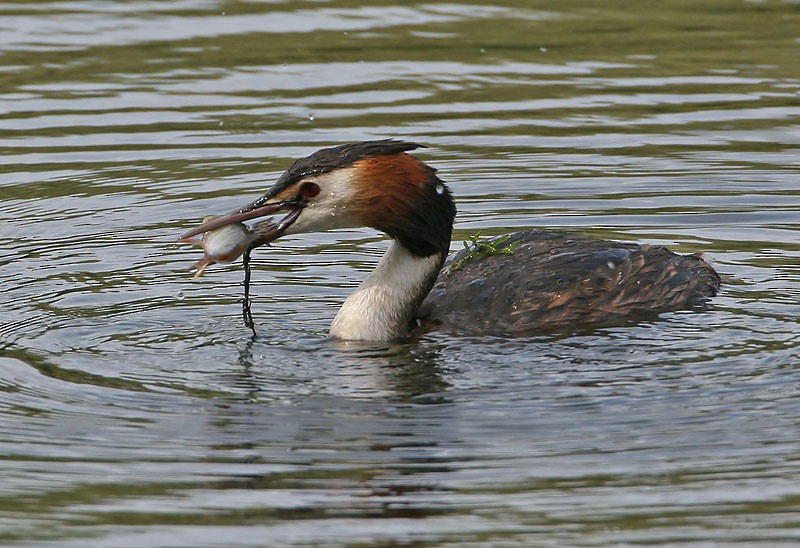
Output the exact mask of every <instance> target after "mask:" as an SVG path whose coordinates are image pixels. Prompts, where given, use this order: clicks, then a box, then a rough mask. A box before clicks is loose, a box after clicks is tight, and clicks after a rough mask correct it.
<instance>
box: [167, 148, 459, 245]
mask: <svg viewBox="0 0 800 548" xmlns="http://www.w3.org/2000/svg"><path fill="white" fill-rule="evenodd" d="M419 147H420V145H418V144H416V143H410V142H405V141H397V140H393V139H386V140H382V141H367V142H361V143H354V144H347V145H341V146H337V147H332V148H325V149H322V150H319V151H317V152H315V153H313V154H311V155H310V156H308V157H306V158H302V159H300V160H297V161H296V162H295V163H294V164H292V166H291V167H290V168H289V169H288V170H286V172H285V173H284V174H283V175H281V177H280V178H279V179H278V181H277V182H276V183H275V184H274V185H273V186H272V187H271V188H270V189H269V190H268V191H267V192H266V193H265V194H264V195H263V196H261V197H260V198H258V199H257V200H255V201H254V202H252V203H250V204H248V205H246V206H244V207H242V208H240V209H238V210H236V211H233V212H231V213H229V214H227V215H223V216H221V217H217V218H215V219H214V220H212V221H210V222H206V223H203V224H201V225H200V226H198V227H197V228H195V229H193V230H191V231H189V232H187V233H186V234H184V235H183V236H182V237H181V238H183V239H185V238H190V237H192V236H195V235H197V234H200V233H203V232H207V231H209V230H213V229H216V228H219V227H222V226H225V225H228V224H231V223H237V222H241V221H244V220H248V219H255V218H257V217H263V216H266V215H270V214H273V213H275V212H278V211H282V210H283V211H288V212H289V213H288V214H287V215H286V216H285V217H283V219H281V220H280V221H279V222H278V223H277V224H275V225H273V226H272V228H271V229H269V230H261V231H259V234H260V239H259V240H258V241H257V242H256V244H255V245H256V246H258V245H264V244H266V243H269V242H271V241H274V240H276V239H277V238H279V237H281V236H282V235H284V234H300V233H305V232H320V231H325V230H332V229H337V228H356V227H363V226H367V227H372V228H375V229H378V230H380V231H382V232H384V233H386V234H388V235H389V236H390V237H392V238H393V239H395V240H396V241H397V242H399V243H400V244H401V245H402V246H403V247H404V248H406V249H407V250H408V251H409V252H410V253H411V254H412V255H413V256H416V257H429V256H431V255H434V254H440V255H441V256H442V257H444V255H446V253H447V250H448V248H449V245H450V233H451V231H452V226H453V219H454V217H455V205H454V203H453V198H452V196H451V195H450V191H449V189H448V188H447V186H446V185H445V184H444V182H442V181H441V180H440V179H439V178H438V177H437V176H436V171H435V170H434V169H433V168H431V167H430V166H428V165H426V164H424V163H422V162H421V161H419V160H418V159H417V158H415V157H413V156H410V155H408V154H406V152H407V151H409V150H413V149H416V148H419Z"/></svg>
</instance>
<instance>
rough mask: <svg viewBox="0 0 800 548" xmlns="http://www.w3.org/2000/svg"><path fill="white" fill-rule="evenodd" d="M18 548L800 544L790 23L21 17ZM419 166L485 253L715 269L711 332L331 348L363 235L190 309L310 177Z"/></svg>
mask: <svg viewBox="0 0 800 548" xmlns="http://www.w3.org/2000/svg"><path fill="white" fill-rule="evenodd" d="M0 13H2V17H0V45H1V46H2V49H0V130H2V131H1V132H0V154H2V158H3V162H2V165H3V168H2V175H0V200H1V201H0V218H2V223H1V224H0V241H2V245H1V246H0V267H1V268H0V289H1V290H2V297H0V303H2V319H1V320H0V371H1V372H2V375H0V458H2V461H0V474H2V479H3V481H2V482H0V542H2V543H3V544H4V545H36V546H49V545H52V546H86V545H97V546H124V547H127V546H260V545H270V546H281V545H317V546H334V545H352V546H354V545H373V546H374V545H385V546H389V545H391V546H397V545H412V544H415V543H416V544H415V545H437V546H477V545H502V546H530V545H555V546H564V545H581V546H592V545H593V546H607V545H610V544H615V543H621V544H645V545H651V544H659V543H665V544H690V545H708V544H726V545H732V544H748V545H750V544H758V543H763V544H765V545H766V544H768V545H770V546H776V545H781V544H783V545H793V544H795V543H796V542H798V541H800V521H799V520H798V517H797V516H798V515H800V514H798V511H800V460H798V454H800V442H798V438H797V431H798V426H800V390H799V389H798V386H800V326H799V322H798V317H800V231H798V227H800V215H798V211H800V192H799V191H798V188H800V186H799V185H798V167H800V160H798V158H800V154H798V145H800V55H799V53H800V51H798V50H799V49H800V10H798V6H797V4H796V3H793V2H780V1H771V2H745V1H734V0H725V1H713V2H703V3H684V2H678V1H669V2H659V3H635V2H630V3H616V4H615V3H610V4H608V3H606V4H597V3H595V2H572V3H568V4H552V3H549V2H527V1H525V2H523V1H521V0H516V1H513V0H509V1H504V2H498V3H495V5H494V6H488V5H479V4H469V5H468V4H461V3H450V4H416V3H402V4H396V5H393V4H390V3H384V2H373V3H369V5H360V6H359V5H352V4H351V3H348V2H344V1H339V0H333V1H330V2H322V3H320V2H308V3H306V2H218V1H211V0H207V1H203V0H181V1H178V2H139V1H131V2H113V3H112V2H91V1H63V2H55V1H53V2H16V3H2V4H0ZM385 137H398V138H404V139H409V140H414V141H418V142H421V143H424V144H426V145H427V146H428V148H427V149H425V150H424V151H422V152H421V153H420V156H421V157H422V158H423V159H424V160H426V161H428V162H429V163H431V164H432V165H434V166H435V167H437V168H438V169H439V173H440V175H441V177H442V178H443V179H444V180H446V181H447V182H448V183H449V184H450V186H451V188H452V190H453V192H454V193H455V195H456V196H457V198H458V207H459V216H458V223H457V226H456V231H455V240H454V244H453V249H457V248H459V247H460V240H462V239H464V238H466V237H468V236H469V235H470V234H473V233H474V232H477V231H481V232H482V233H483V234H484V235H494V234H501V233H504V232H507V231H509V230H513V229H519V228H529V227H552V228H557V229H565V230H573V231H576V232H580V233H583V234H589V235H594V236H598V237H608V238H617V239H622V240H631V241H637V242H643V243H658V244H668V245H669V246H671V247H672V248H673V249H675V250H678V251H681V252H696V251H703V252H705V256H706V257H707V259H708V260H710V261H711V262H712V263H713V264H714V265H715V266H716V268H717V269H718V270H719V271H720V272H721V273H722V275H723V277H724V283H725V285H724V290H723V292H722V294H721V295H720V296H719V297H718V298H716V299H715V300H714V302H715V305H716V308H715V309H714V310H712V311H710V312H707V313H691V312H678V313H673V314H667V315H664V316H663V317H662V318H661V319H660V321H654V322H648V323H643V324H639V325H636V326H630V327H617V328H609V329H603V330H598V331H595V332H590V333H582V334H579V335H575V336H567V337H544V336H542V337H531V338H526V339H511V340H504V339H494V338H491V339H487V338H453V337H450V336H447V335H445V334H437V333H433V334H431V335H429V336H426V337H425V338H423V339H422V340H419V341H416V342H413V343H410V344H391V345H380V344H377V345H368V344H353V343H350V344H345V343H340V342H335V341H331V340H328V339H327V338H326V332H327V327H328V324H329V322H330V320H331V319H332V317H333V315H334V313H335V311H336V309H337V306H338V305H339V304H340V303H341V301H342V300H343V298H344V297H345V296H346V295H347V294H348V292H349V291H350V290H351V289H352V288H353V287H354V285H355V284H356V283H357V282H358V281H359V280H360V279H363V277H364V276H365V273H366V272H367V271H369V270H370V268H372V266H374V264H375V262H376V261H377V258H378V257H379V256H380V254H381V253H382V252H383V250H384V249H385V247H386V242H385V240H384V239H383V238H381V237H380V236H379V235H378V234H376V233H374V232H372V231H369V230H350V231H341V232H336V233H329V234H315V235H310V236H308V237H303V238H287V239H285V240H283V241H282V243H280V244H279V245H275V246H274V247H273V248H272V249H269V250H265V251H261V252H259V253H257V254H256V257H255V260H254V273H253V281H254V285H253V293H254V299H255V301H254V304H253V313H254V316H255V319H256V322H257V325H258V330H259V332H260V336H259V337H258V338H257V339H255V340H251V338H250V337H249V332H248V330H247V329H246V328H245V327H244V325H243V323H242V318H241V310H240V305H239V299H240V298H241V294H242V287H241V281H242V276H243V273H242V270H241V266H240V265H228V266H225V265H214V266H212V267H210V268H209V270H208V272H207V273H206V275H205V277H203V278H201V279H197V280H195V279H192V278H191V275H190V274H189V273H188V268H189V267H190V266H191V265H192V263H194V262H195V261H196V260H197V259H198V258H199V253H198V250H197V249H191V248H189V247H188V246H185V245H178V244H176V243H175V239H176V238H177V237H178V236H179V235H180V234H181V233H182V232H183V231H184V230H186V229H187V228H189V227H191V226H193V225H194V224H196V223H197V222H198V221H199V219H201V218H202V217H203V216H205V215H208V214H219V213H223V212H226V211H229V210H231V209H233V208H235V207H237V206H239V205H241V204H244V203H246V202H247V201H248V200H251V199H253V198H255V197H256V196H258V195H259V194H260V192H262V191H263V190H264V189H265V188H266V187H267V186H269V185H270V184H271V182H273V181H274V180H275V179H276V178H277V176H278V175H279V174H280V172H282V170H283V169H285V168H286V167H287V166H288V165H289V164H290V162H291V160H292V159H293V158H297V157H300V156H302V155H305V154H308V153H310V152H312V151H313V150H315V149H317V148H319V147H321V146H325V145H332V144H339V143H343V142H348V141H354V140H363V139H372V138H385Z"/></svg>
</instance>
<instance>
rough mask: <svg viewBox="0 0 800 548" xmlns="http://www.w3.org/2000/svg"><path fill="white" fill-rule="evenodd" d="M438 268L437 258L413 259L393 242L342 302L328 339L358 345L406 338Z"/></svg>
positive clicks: (439, 258)
mask: <svg viewBox="0 0 800 548" xmlns="http://www.w3.org/2000/svg"><path fill="white" fill-rule="evenodd" d="M441 266H442V255H441V254H438V253H436V254H434V255H431V256H429V257H415V256H414V255H412V254H411V252H409V251H408V249H406V248H405V247H403V246H402V245H401V244H400V243H399V242H397V240H393V241H392V243H391V244H389V249H388V250H387V251H386V253H385V254H384V256H383V258H382V259H381V261H380V262H379V263H378V266H377V267H376V268H375V270H374V271H373V272H372V273H371V274H370V275H369V276H367V278H366V279H365V280H364V281H363V282H362V283H361V285H359V286H358V288H357V289H356V290H355V291H354V292H353V294H352V295H350V296H349V297H348V298H347V300H345V302H344V304H343V305H342V308H341V309H340V310H339V312H338V313H337V314H336V317H335V318H334V319H333V323H332V324H331V331H330V333H331V335H333V336H334V337H338V338H341V339H350V340H362V341H389V340H392V339H397V338H399V337H403V336H405V335H407V334H408V327H409V324H410V323H411V321H412V320H413V317H414V313H415V312H416V311H417V307H418V306H419V305H420V303H421V302H422V299H424V298H425V295H427V293H428V291H430V288H431V286H432V285H433V282H434V281H435V280H436V276H437V275H438V273H439V270H440V269H441Z"/></svg>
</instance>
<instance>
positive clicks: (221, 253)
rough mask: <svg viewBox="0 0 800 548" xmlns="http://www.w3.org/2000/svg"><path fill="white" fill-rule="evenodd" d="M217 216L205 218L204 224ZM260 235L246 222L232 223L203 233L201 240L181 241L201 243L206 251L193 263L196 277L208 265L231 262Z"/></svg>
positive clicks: (201, 273) (182, 239)
mask: <svg viewBox="0 0 800 548" xmlns="http://www.w3.org/2000/svg"><path fill="white" fill-rule="evenodd" d="M216 218H217V217H216V216H213V215H212V216H209V217H205V218H204V219H203V224H206V223H210V222H211V221H213V220H214V219H216ZM258 239H259V236H258V234H257V232H254V231H253V230H251V229H250V227H248V226H247V225H245V224H244V223H232V224H227V225H224V226H222V227H220V228H216V229H214V230H210V231H208V232H206V233H204V234H203V237H202V239H201V240H197V239H194V238H181V239H180V240H178V241H180V242H184V243H191V244H195V245H199V246H201V247H202V248H203V251H204V252H205V253H204V255H203V258H202V259H200V260H199V261H197V262H196V263H195V264H194V265H192V270H196V272H195V273H194V277H195V278H199V277H200V276H202V275H203V271H204V270H205V269H206V267H207V266H209V265H212V264H214V263H230V262H233V261H235V260H236V259H238V258H239V257H241V256H242V254H243V253H244V252H245V251H247V249H248V248H249V247H250V246H251V245H252V244H253V243H254V242H256V241H257V240H258Z"/></svg>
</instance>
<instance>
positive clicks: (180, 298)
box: [178, 291, 186, 301]
mask: <svg viewBox="0 0 800 548" xmlns="http://www.w3.org/2000/svg"><path fill="white" fill-rule="evenodd" d="M185 297H186V295H184V294H183V291H178V300H179V301H182V300H183V299H184V298H185Z"/></svg>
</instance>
